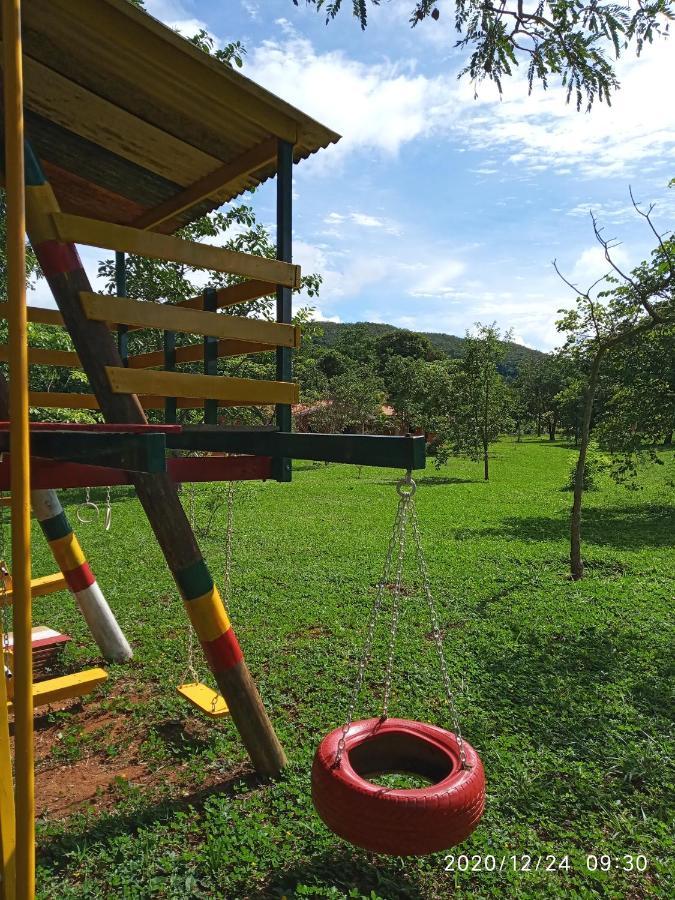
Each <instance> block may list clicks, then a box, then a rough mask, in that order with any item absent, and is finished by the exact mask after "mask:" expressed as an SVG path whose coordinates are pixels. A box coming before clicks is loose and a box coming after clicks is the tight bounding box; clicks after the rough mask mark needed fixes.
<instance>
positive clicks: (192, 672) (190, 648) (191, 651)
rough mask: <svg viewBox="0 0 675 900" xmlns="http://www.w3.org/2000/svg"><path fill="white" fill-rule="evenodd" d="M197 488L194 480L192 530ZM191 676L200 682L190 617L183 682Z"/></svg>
mask: <svg viewBox="0 0 675 900" xmlns="http://www.w3.org/2000/svg"><path fill="white" fill-rule="evenodd" d="M196 502H197V498H196V488H195V484H194V482H193V481H191V482H190V487H189V493H188V518H189V520H190V528H191V529H192V531H194V530H195V519H196ZM188 675H189V676H190V678H191V679H192V681H193V683H195V684H197V683H198V682H199V674H198V672H197V669H196V668H195V634H194V628H193V626H192V622H190V620H189V619H188V642H187V666H186V668H185V672H184V673H183V677H182V678H181V682H182V683H183V684H185V683H186V681H187V678H186V676H188Z"/></svg>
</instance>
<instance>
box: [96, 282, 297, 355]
mask: <svg viewBox="0 0 675 900" xmlns="http://www.w3.org/2000/svg"><path fill="white" fill-rule="evenodd" d="M80 301H81V302H82V309H83V310H84V313H85V315H86V316H87V318H88V319H93V320H95V321H97V322H113V321H114V322H122V323H124V324H125V325H134V326H137V327H139V328H156V329H160V330H163V331H179V332H181V333H183V334H200V335H208V336H209V337H214V338H229V339H232V340H238V341H250V342H252V343H266V344H273V345H274V346H276V347H297V346H298V345H299V342H300V329H299V328H298V327H297V326H295V325H279V324H277V323H276V322H267V321H265V320H264V319H248V318H246V317H245V316H227V315H221V314H219V313H216V312H207V311H204V310H198V309H181V308H180V307H178V306H174V305H173V304H172V303H151V302H148V301H144V300H130V299H129V298H128V297H112V296H110V295H108V294H90V293H84V292H83V293H81V294H80Z"/></svg>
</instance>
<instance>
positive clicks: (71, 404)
mask: <svg viewBox="0 0 675 900" xmlns="http://www.w3.org/2000/svg"><path fill="white" fill-rule="evenodd" d="M262 383H264V382H261V384H262ZM138 399H139V401H140V404H141V406H142V407H143V409H164V400H163V399H162V398H161V397H159V396H156V395H155V396H153V395H142V396H140V397H139V398H138ZM29 403H30V405H31V406H32V407H37V408H40V409H91V410H98V409H99V408H100V407H99V404H98V400H97V399H96V397H95V395H94V394H76V393H67V392H61V391H31V392H30V394H29ZM221 405H222V406H228V405H229V404H226V403H223V404H221ZM178 406H179V408H180V409H200V407H201V403H200V402H199V400H197V399H195V400H190V399H188V398H180V399H179V400H178Z"/></svg>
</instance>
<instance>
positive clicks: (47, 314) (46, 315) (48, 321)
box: [0, 303, 63, 327]
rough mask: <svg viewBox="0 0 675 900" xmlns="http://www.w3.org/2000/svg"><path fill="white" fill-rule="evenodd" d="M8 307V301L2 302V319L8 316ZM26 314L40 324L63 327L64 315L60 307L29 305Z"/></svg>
mask: <svg viewBox="0 0 675 900" xmlns="http://www.w3.org/2000/svg"><path fill="white" fill-rule="evenodd" d="M7 312H8V307H7V304H6V303H0V319H6V318H7ZM26 314H27V315H28V321H29V322H38V323H39V324H40V325H60V326H61V327H63V316H62V315H61V313H60V312H59V311H58V309H43V308H42V307H41V306H27V307H26Z"/></svg>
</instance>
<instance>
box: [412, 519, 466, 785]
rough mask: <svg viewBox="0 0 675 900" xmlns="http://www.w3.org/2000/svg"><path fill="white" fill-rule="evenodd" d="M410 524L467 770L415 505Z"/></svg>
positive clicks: (458, 739) (452, 713) (444, 680)
mask: <svg viewBox="0 0 675 900" xmlns="http://www.w3.org/2000/svg"><path fill="white" fill-rule="evenodd" d="M410 520H411V524H412V534H413V541H414V542H415V549H416V550H417V561H418V566H419V570H420V574H421V576H422V586H423V589H424V595H425V597H426V599H427V604H428V606H429V617H430V619H431V627H432V631H433V637H434V643H435V644H436V651H437V653H438V662H439V664H440V667H441V675H442V677H443V687H444V688H445V695H446V697H447V700H448V706H449V707H450V715H451V717H452V729H453V731H454V732H455V737H456V738H457V747H458V748H459V758H460V760H461V763H462V768H463V769H466V768H468V765H467V762H466V751H465V749H464V741H463V740H462V732H461V729H460V726H459V716H458V714H457V706H456V704H455V697H454V694H453V692H452V687H451V685H450V675H449V674H448V666H447V663H446V660H445V652H444V650H443V636H442V635H441V629H440V626H439V622H438V610H437V609H436V602H435V600H434V597H433V594H432V592H431V583H430V580H429V570H428V569H427V562H426V559H425V556H424V551H423V549H422V541H421V538H420V529H419V522H418V519H417V509H416V508H415V504H414V503H413V504H412V510H411V516H410Z"/></svg>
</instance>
